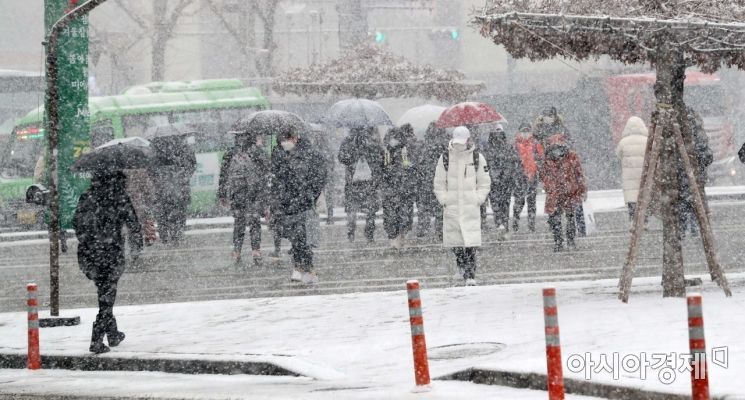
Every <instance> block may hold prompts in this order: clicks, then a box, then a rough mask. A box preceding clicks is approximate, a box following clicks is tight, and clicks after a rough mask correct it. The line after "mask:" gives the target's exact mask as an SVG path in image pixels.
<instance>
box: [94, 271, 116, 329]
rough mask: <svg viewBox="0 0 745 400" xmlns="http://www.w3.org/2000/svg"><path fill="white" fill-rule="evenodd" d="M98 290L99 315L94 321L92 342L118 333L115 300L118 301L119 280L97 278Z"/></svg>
mask: <svg viewBox="0 0 745 400" xmlns="http://www.w3.org/2000/svg"><path fill="white" fill-rule="evenodd" d="M93 283H95V284H96V289H97V291H98V315H96V320H95V321H94V322H93V334H92V335H91V342H101V341H103V338H104V336H105V335H109V336H112V335H116V334H117V332H118V329H117V326H116V318H114V302H115V301H116V286H117V284H118V281H108V280H96V281H93Z"/></svg>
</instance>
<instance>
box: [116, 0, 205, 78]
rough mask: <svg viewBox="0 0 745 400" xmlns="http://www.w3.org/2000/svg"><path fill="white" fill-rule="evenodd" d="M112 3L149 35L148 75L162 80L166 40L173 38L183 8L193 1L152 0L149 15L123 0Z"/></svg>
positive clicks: (184, 14) (182, 14) (184, 13)
mask: <svg viewBox="0 0 745 400" xmlns="http://www.w3.org/2000/svg"><path fill="white" fill-rule="evenodd" d="M114 3H115V4H116V5H117V6H119V8H121V9H122V10H123V11H124V13H125V14H126V15H127V16H128V17H129V18H130V19H131V20H132V21H133V22H134V23H135V24H137V26H138V27H139V28H140V29H141V31H142V32H144V33H146V34H147V35H148V36H149V37H150V44H151V52H150V54H151V58H152V65H151V69H150V76H151V79H152V80H153V81H162V80H163V79H164V78H165V59H166V49H167V47H168V42H169V41H170V40H171V39H173V37H174V35H175V33H176V26H177V25H178V22H179V20H180V19H181V18H182V17H184V16H186V15H187V14H186V12H185V10H186V8H187V7H189V6H190V5H191V4H192V3H194V0H153V3H152V4H153V13H152V15H150V16H145V15H142V14H140V13H138V12H137V11H135V8H134V7H132V6H131V5H130V4H129V3H127V2H125V1H122V0H114ZM171 4H173V6H172V7H170V5H171Z"/></svg>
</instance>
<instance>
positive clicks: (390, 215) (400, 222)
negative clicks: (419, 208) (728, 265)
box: [383, 196, 414, 239]
mask: <svg viewBox="0 0 745 400" xmlns="http://www.w3.org/2000/svg"><path fill="white" fill-rule="evenodd" d="M413 215H414V199H412V198H409V197H407V196H386V197H385V198H384V199H383V228H385V232H386V234H388V239H394V238H396V237H397V236H399V235H402V234H404V233H407V232H409V231H410V230H411V223H412V220H413Z"/></svg>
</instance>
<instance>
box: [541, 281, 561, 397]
mask: <svg viewBox="0 0 745 400" xmlns="http://www.w3.org/2000/svg"><path fill="white" fill-rule="evenodd" d="M543 320H544V323H545V325H546V328H545V329H546V366H547V372H548V373H547V374H546V376H547V382H546V386H547V387H548V398H549V400H564V373H563V370H562V364H561V342H560V341H559V312H558V308H557V306H556V289H554V288H546V289H543Z"/></svg>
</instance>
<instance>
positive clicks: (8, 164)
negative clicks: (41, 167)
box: [0, 126, 44, 179]
mask: <svg viewBox="0 0 745 400" xmlns="http://www.w3.org/2000/svg"><path fill="white" fill-rule="evenodd" d="M43 136H44V132H43V129H40V128H39V127H37V126H27V127H23V128H19V129H18V130H16V131H15V134H14V135H13V137H12V138H11V143H10V145H9V146H8V149H7V150H6V152H5V154H4V155H3V162H2V168H1V169H0V175H1V176H2V177H3V178H6V179H12V178H21V177H29V176H33V174H34V167H35V166H36V162H37V161H38V159H39V157H41V156H42V153H43V148H44V140H43Z"/></svg>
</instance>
